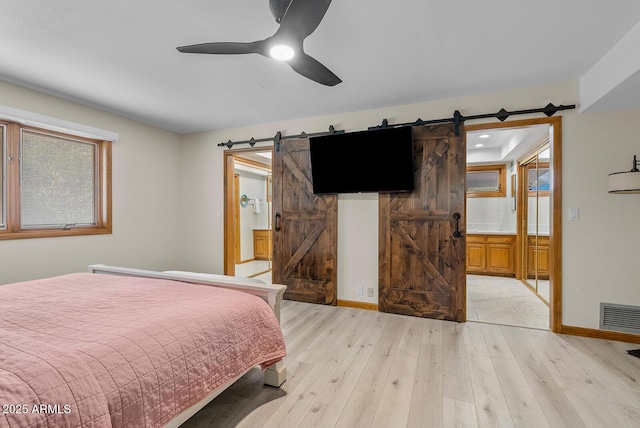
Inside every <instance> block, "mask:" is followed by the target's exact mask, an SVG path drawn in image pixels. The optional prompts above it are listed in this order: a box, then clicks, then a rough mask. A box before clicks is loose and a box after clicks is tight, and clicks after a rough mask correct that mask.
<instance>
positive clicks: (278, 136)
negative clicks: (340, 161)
mask: <svg viewBox="0 0 640 428" xmlns="http://www.w3.org/2000/svg"><path fill="white" fill-rule="evenodd" d="M333 134H344V130H336V129H335V128H334V127H333V125H331V126H329V131H327V132H316V133H314V134H307V133H306V132H302V133H301V134H298V135H286V136H283V135H282V132H280V131H278V132H277V133H276V135H275V136H273V137H267V138H260V139H257V140H256V139H255V138H253V137H251V139H249V140H245V141H231V140H229V141H227V142H226V143H220V144H218V147H222V146H227V148H229V149H230V148H231V147H233V146H235V145H236V144H249V145H250V146H251V147H253V146H255V145H256V143H263V142H266V141H273V142H274V143H275V146H276V151H277V152H279V151H280V141H282V140H297V139H299V138H308V137H319V136H321V135H333Z"/></svg>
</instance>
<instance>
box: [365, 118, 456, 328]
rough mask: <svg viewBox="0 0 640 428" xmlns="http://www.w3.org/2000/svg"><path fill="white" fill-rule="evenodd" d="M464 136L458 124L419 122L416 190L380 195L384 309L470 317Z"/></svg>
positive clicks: (416, 130)
mask: <svg viewBox="0 0 640 428" xmlns="http://www.w3.org/2000/svg"><path fill="white" fill-rule="evenodd" d="M459 134H460V135H461V136H459V137H456V136H455V135H454V128H453V125H434V126H420V127H414V128H413V150H414V171H415V174H414V179H415V190H414V191H413V192H412V193H387V194H380V203H379V207H380V208H379V210H380V213H379V229H380V237H379V240H380V241H379V254H380V264H379V282H380V284H379V285H380V290H379V304H378V307H379V310H380V311H382V312H391V313H395V314H403V315H413V316H418V317H425V318H437V319H445V320H455V321H466V287H465V280H466V276H465V275H466V272H465V233H464V232H465V217H466V216H465V192H466V189H465V178H466V171H465V167H466V151H465V146H464V137H462V136H463V135H464V131H463V130H462V128H461V129H460V133H459ZM456 213H457V214H459V215H460V217H459V219H458V221H457V223H458V230H459V232H460V234H461V235H460V236H459V237H457V236H454V235H455V234H454V232H455V231H456V219H455V217H456V216H457V215H456Z"/></svg>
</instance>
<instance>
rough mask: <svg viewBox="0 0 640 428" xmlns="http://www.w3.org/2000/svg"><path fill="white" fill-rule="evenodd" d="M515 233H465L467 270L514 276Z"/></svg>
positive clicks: (484, 273) (477, 272) (485, 273)
mask: <svg viewBox="0 0 640 428" xmlns="http://www.w3.org/2000/svg"><path fill="white" fill-rule="evenodd" d="M515 254H516V237H515V235H467V272H468V273H474V274H481V275H500V276H515V274H516V267H515Z"/></svg>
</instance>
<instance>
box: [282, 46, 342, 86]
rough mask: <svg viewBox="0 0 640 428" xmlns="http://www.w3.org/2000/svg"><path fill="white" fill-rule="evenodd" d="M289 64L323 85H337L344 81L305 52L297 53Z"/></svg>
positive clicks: (298, 71)
mask: <svg viewBox="0 0 640 428" xmlns="http://www.w3.org/2000/svg"><path fill="white" fill-rule="evenodd" d="M288 64H289V65H290V66H291V68H293V69H294V70H295V71H296V72H297V73H299V74H301V75H302V76H304V77H306V78H308V79H311V80H313V81H315V82H318V83H321V84H323V85H327V86H335V85H337V84H338V83H341V82H342V80H340V78H339V77H338V76H336V75H335V74H333V72H332V71H331V70H329V69H328V68H327V67H325V66H324V65H322V64H321V63H320V62H319V61H318V60H316V59H314V58H312V57H310V56H309V55H307V54H306V53H304V52H299V53H297V54H296V56H295V57H293V58H292V59H291V60H289V61H288Z"/></svg>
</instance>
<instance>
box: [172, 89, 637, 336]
mask: <svg viewBox="0 0 640 428" xmlns="http://www.w3.org/2000/svg"><path fill="white" fill-rule="evenodd" d="M578 99H579V90H578V83H577V82H568V83H563V84H555V85H548V86H543V87H535V88H523V89H515V90H510V91H504V92H497V93H491V94H479V95H471V96H466V97H460V98H455V99H447V100H441V101H435V102H427V103H420V104H412V105H405V106H398V107H391V108H386V109H377V110H369V111H360V112H353V113H346V114H341V115H332V116H325V117H315V118H305V119H297V120H291V121H286V122H280V123H270V124H264V125H257V126H251V127H245V128H234V129H227V130H221V131H215V132H209V133H202V134H197V135H189V136H184V137H183V138H182V151H181V155H182V158H181V159H182V170H183V174H182V177H183V183H182V192H181V195H182V199H181V204H180V205H181V206H182V210H183V211H182V217H181V218H182V224H183V225H184V229H183V232H184V234H183V238H184V240H183V245H184V248H185V251H188V252H189V254H190V256H189V257H188V258H187V259H186V260H185V268H188V269H192V270H199V271H208V272H218V273H219V272H222V263H223V242H222V240H223V212H222V210H223V184H222V183H223V174H222V158H223V155H222V153H223V151H224V149H223V148H220V147H217V144H218V143H219V142H222V141H227V140H229V139H231V140H245V139H248V138H250V137H252V136H253V137H255V138H261V137H265V136H270V135H274V134H275V133H276V131H282V132H283V134H284V135H291V134H297V133H299V132H301V131H305V132H318V131H323V130H326V129H327V128H328V126H329V125H334V126H335V127H336V129H345V130H347V131H356V130H362V129H366V128H367V127H368V126H371V125H376V124H379V123H380V122H381V121H382V119H384V118H387V119H389V121H390V123H399V122H410V121H414V120H415V119H417V118H418V117H421V118H422V119H424V120H428V119H439V118H443V117H451V116H452V114H453V112H454V110H456V109H459V110H460V111H461V112H462V114H463V115H473V114H481V113H488V112H496V111H498V110H499V109H500V108H502V107H504V108H505V109H507V110H517V109H525V108H533V107H543V106H545V105H546V104H547V103H549V102H552V103H554V104H556V105H559V104H574V103H577V102H578ZM562 116H563V148H564V149H563V177H562V179H563V201H562V203H563V212H562V219H563V228H564V233H563V239H564V247H563V254H562V257H563V270H562V271H563V283H564V296H563V297H564V304H563V323H564V324H565V325H572V326H578V327H586V328H597V327H598V319H599V318H598V317H599V303H600V302H601V301H605V302H611V303H624V304H630V305H640V287H639V286H638V282H637V266H635V265H636V264H637V250H636V249H637V239H638V236H640V221H638V219H639V214H638V213H640V195H609V194H608V193H607V175H608V174H609V173H610V172H613V171H620V170H624V169H629V168H630V160H631V157H632V155H633V154H640V143H639V139H638V130H637V127H638V125H637V124H638V123H640V110H629V111H621V112H612V113H588V114H579V113H578V110H571V111H565V112H563V113H562ZM530 117H540V116H539V115H533V116H530ZM523 118H525V117H523V116H518V117H515V118H512V119H523ZM481 122H482V121H476V122H474V123H481ZM485 122H491V120H486V121H485ZM470 123H471V122H470ZM375 201H376V198H375V197H373V198H369V197H353V196H350V195H342V196H341V197H340V199H339V210H340V214H339V222H343V224H342V226H341V225H339V226H338V227H339V231H340V236H339V238H338V241H339V242H338V249H339V254H338V259H339V260H338V268H339V271H340V272H339V274H338V298H340V299H347V300H361V301H376V300H375V299H373V300H372V299H368V298H366V288H367V287H368V286H369V284H370V283H372V282H377V269H378V267H377V261H378V257H377V245H369V244H371V241H372V240H371V237H377V210H375V209H373V206H374V205H375ZM569 207H571V208H579V209H580V220H579V221H572V222H569V221H568V209H569ZM355 218H357V219H360V220H361V221H360V226H361V227H358V228H348V227H344V222H352V221H353V219H355ZM373 241H374V242H375V239H374V240H373ZM358 242H364V243H367V245H365V244H363V245H361V246H360V248H361V251H359V252H357V254H355V255H354V251H353V248H355V247H357V246H358V244H357V243H358ZM187 249H188V250H187ZM359 280H361V281H362V285H363V286H364V287H365V297H359V296H357V295H356V286H357V285H359V284H356V282H357V281H359ZM376 296H377V294H376Z"/></svg>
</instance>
